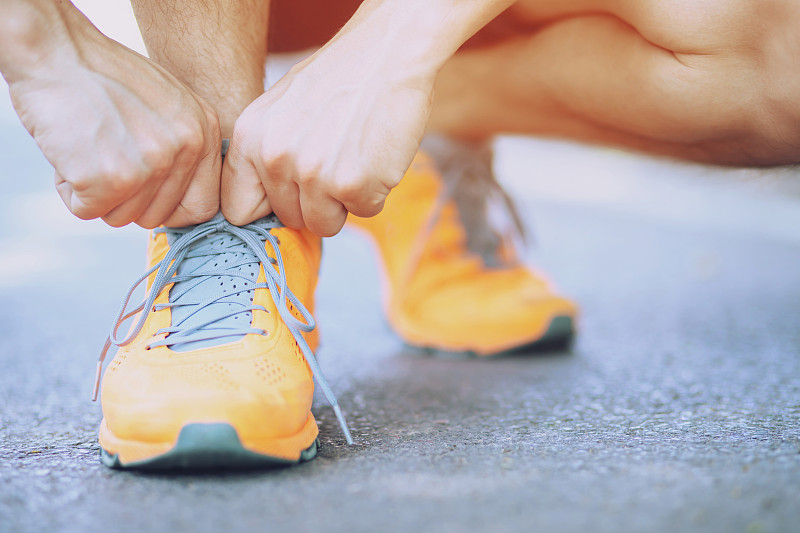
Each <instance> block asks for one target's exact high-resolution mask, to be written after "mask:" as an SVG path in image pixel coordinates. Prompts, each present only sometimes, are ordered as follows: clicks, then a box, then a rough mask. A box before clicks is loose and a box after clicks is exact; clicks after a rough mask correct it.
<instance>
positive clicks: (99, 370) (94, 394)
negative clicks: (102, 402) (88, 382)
mask: <svg viewBox="0 0 800 533" xmlns="http://www.w3.org/2000/svg"><path fill="white" fill-rule="evenodd" d="M102 372H103V363H102V362H101V361H98V362H97V373H96V374H95V377H94V391H93V392H92V401H93V402H96V401H97V393H98V392H100V375H101V374H102Z"/></svg>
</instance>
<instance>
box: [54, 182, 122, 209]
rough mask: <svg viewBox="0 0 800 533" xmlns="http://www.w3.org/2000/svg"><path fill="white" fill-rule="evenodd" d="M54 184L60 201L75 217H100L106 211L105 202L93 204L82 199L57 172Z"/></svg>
mask: <svg viewBox="0 0 800 533" xmlns="http://www.w3.org/2000/svg"><path fill="white" fill-rule="evenodd" d="M55 184H56V191H57V192H58V195H59V196H60V197H61V201H62V202H64V205H65V206H67V209H69V210H70V212H71V213H72V214H73V215H75V216H76V217H78V218H80V219H83V220H91V219H93V218H98V217H102V216H104V215H105V214H106V213H107V212H108V209H105V208H104V206H105V205H106V204H105V203H103V204H101V205H100V206H97V205H94V206H93V205H91V204H90V203H88V202H86V201H84V200H83V199H82V198H81V197H80V196H79V195H78V193H77V192H75V189H74V188H73V187H72V184H71V183H70V182H68V181H67V180H65V179H64V177H63V176H61V174H59V173H58V172H56V174H55ZM112 207H113V206H112Z"/></svg>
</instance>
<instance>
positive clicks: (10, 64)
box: [0, 0, 91, 83]
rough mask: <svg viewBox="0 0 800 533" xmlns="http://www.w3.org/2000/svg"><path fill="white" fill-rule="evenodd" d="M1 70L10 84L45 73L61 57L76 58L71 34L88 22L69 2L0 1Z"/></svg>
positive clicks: (81, 30)
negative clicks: (1, 13) (0, 11)
mask: <svg viewBox="0 0 800 533" xmlns="http://www.w3.org/2000/svg"><path fill="white" fill-rule="evenodd" d="M0 8H2V12H3V16H2V17H0V72H2V73H3V77H5V79H6V81H8V82H9V83H12V82H17V81H23V80H25V79H29V78H31V77H36V76H38V75H41V74H46V73H47V70H48V69H49V68H50V66H51V65H53V64H58V63H59V62H63V60H64V59H68V60H77V57H78V55H79V52H78V51H77V50H76V47H75V39H74V38H73V37H72V33H73V32H76V33H82V32H84V31H85V29H84V28H80V26H81V25H86V26H91V24H90V23H89V22H88V21H87V20H86V19H85V18H84V17H83V16H82V15H81V14H80V13H79V12H78V11H77V9H75V7H74V6H73V5H72V4H71V3H69V2H63V3H56V2H52V1H49V0H0Z"/></svg>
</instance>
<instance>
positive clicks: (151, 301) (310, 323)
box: [92, 215, 353, 444]
mask: <svg viewBox="0 0 800 533" xmlns="http://www.w3.org/2000/svg"><path fill="white" fill-rule="evenodd" d="M281 227H283V224H281V223H280V221H278V219H277V218H275V217H274V216H271V217H267V218H264V219H261V220H259V221H256V222H254V223H251V224H248V225H246V226H241V227H239V226H234V225H233V224H231V223H230V222H228V221H227V220H225V218H224V217H222V216H219V215H218V216H217V217H215V218H214V219H212V220H210V221H208V222H204V223H202V224H198V225H196V226H189V227H186V228H159V229H157V230H155V232H156V233H167V232H171V233H173V234H175V235H176V236H179V237H178V238H177V239H176V240H175V242H174V243H173V244H172V246H170V249H169V251H168V252H167V254H166V255H165V256H164V259H162V260H161V261H159V262H158V263H157V264H155V265H154V266H153V267H152V268H150V269H149V270H148V271H147V272H145V273H144V274H143V275H142V276H141V277H140V278H139V279H138V280H136V282H134V284H133V285H132V286H131V287H130V289H129V290H128V292H127V294H126V295H125V297H124V298H123V301H122V305H121V307H120V310H119V312H118V313H117V316H116V318H115V320H114V324H113V326H112V327H111V332H110V333H109V336H108V338H107V339H106V342H105V344H104V346H103V349H102V351H101V352H100V357H99V359H98V362H97V372H96V376H95V384H94V392H93V396H92V397H93V400H97V394H98V391H99V388H100V380H101V377H102V370H103V362H104V361H105V359H106V355H107V354H108V351H109V349H110V348H111V346H112V345H114V346H118V347H122V346H126V345H128V344H130V343H131V342H133V340H134V339H135V338H136V337H137V336H138V335H139V333H141V331H142V329H143V327H144V324H145V322H146V320H147V317H148V316H149V314H150V313H151V312H153V311H158V310H160V309H165V308H167V307H172V306H174V305H175V304H172V303H170V304H161V305H159V306H156V305H155V300H156V299H157V298H158V295H159V294H161V292H162V291H163V290H164V289H165V288H167V287H168V286H169V285H172V284H174V283H177V282H179V281H187V280H188V279H190V278H203V279H208V278H209V277H212V276H216V275H220V274H223V275H226V276H230V275H231V274H230V272H229V271H224V272H222V271H215V270H205V271H202V272H196V273H193V274H191V275H189V276H179V275H176V273H177V271H178V267H179V265H180V264H181V262H182V261H183V260H184V259H185V258H186V257H187V255H188V254H189V253H190V251H191V249H192V245H194V244H195V243H197V242H199V241H201V240H203V239H205V238H206V237H209V236H211V235H215V234H228V235H231V236H234V237H236V238H237V239H238V240H239V241H241V242H242V243H244V244H245V245H246V247H247V251H248V252H249V253H252V254H253V255H255V257H256V258H257V259H258V261H259V262H260V263H261V264H262V265H263V266H264V274H265V277H266V283H258V284H255V286H253V285H250V286H249V287H247V288H246V289H243V290H250V289H254V288H255V289H267V290H269V292H270V295H271V296H272V300H273V302H274V303H275V307H276V308H277V310H278V313H279V314H280V316H281V318H282V319H283V321H284V323H285V324H286V326H287V327H288V328H289V331H290V332H291V334H292V337H294V340H295V341H296V342H297V345H298V346H299V347H300V350H301V351H302V353H303V356H304V357H305V359H306V361H307V362H308V365H309V367H310V368H311V372H312V374H313V375H314V379H315V380H316V381H317V384H318V385H319V386H320V388H321V389H322V392H323V394H324V395H325V398H326V399H327V400H328V402H329V403H330V405H331V407H333V410H334V413H335V414H336V418H337V420H338V421H339V426H340V427H341V429H342V433H343V434H344V436H345V439H346V440H347V443H348V444H353V438H352V436H351V434H350V429H349V428H348V426H347V422H346V420H345V418H344V415H343V413H342V410H341V408H340V407H339V402H338V400H337V399H336V395H335V394H334V393H333V390H332V389H331V387H330V385H329V384H328V380H327V379H325V375H324V374H323V372H322V369H321V367H320V366H319V362H318V361H317V358H316V357H315V356H314V353H313V351H312V350H311V348H310V347H309V346H308V343H307V342H306V340H305V338H304V337H303V335H302V333H301V332H309V331H312V330H313V329H314V328H315V327H316V323H315V322H314V318H313V316H312V315H311V313H310V312H309V311H308V309H306V307H305V306H304V305H303V304H302V302H300V300H299V299H298V298H297V297H296V296H295V295H294V293H292V291H291V290H290V289H289V287H288V285H287V281H286V270H285V267H284V264H283V257H282V255H281V250H280V247H279V244H280V242H279V241H278V239H277V238H276V237H275V236H274V235H272V233H270V230H272V229H276V228H281ZM267 242H268V243H269V244H270V246H271V247H272V249H273V251H274V252H275V258H271V257H269V256H268V255H267V252H266V249H265V246H264V245H265V243H267ZM268 265H271V267H270V266H268ZM153 273H155V277H154V279H153V283H152V286H151V288H150V291H149V292H148V293H147V295H146V296H145V299H144V301H143V302H142V303H141V304H140V305H138V306H137V307H136V308H135V309H133V310H131V311H128V306H129V305H130V301H131V298H132V296H133V293H134V292H135V291H136V289H137V288H138V287H139V286H140V285H141V284H142V283H144V282H145V281H146V280H147V279H148V277H149V276H150V275H152V274H153ZM220 298H221V297H216V298H212V299H208V300H204V301H201V302H187V303H183V304H179V305H193V306H197V309H198V310H199V309H201V308H202V307H205V306H208V305H211V304H213V303H215V302H216V301H218V300H219V299H220ZM289 303H291V304H292V305H293V306H294V308H295V309H297V310H298V312H299V313H300V316H301V317H302V320H298V319H297V318H296V317H295V316H294V315H293V314H292V312H291V311H290V310H289V305H288V304H289ZM255 310H261V311H266V309H265V308H264V307H262V306H256V305H253V306H250V307H244V308H242V309H237V310H236V311H234V312H229V311H228V312H224V311H223V312H221V313H220V314H219V316H217V317H215V318H214V319H211V320H207V321H206V322H204V323H202V324H199V325H193V326H191V327H181V326H180V325H176V324H173V325H172V327H170V328H162V329H161V330H159V331H158V332H157V335H161V334H165V335H166V337H164V338H162V339H160V340H156V341H154V342H151V343H150V345H149V347H156V346H169V345H174V344H179V343H186V342H193V341H198V340H208V339H215V338H219V337H225V336H238V335H243V334H266V332H264V331H262V330H257V329H254V328H241V329H233V330H230V329H229V330H224V331H223V332H220V331H212V332H208V331H206V330H207V327H208V326H210V325H213V323H215V322H217V321H219V320H223V319H225V318H227V317H229V316H231V315H232V314H236V313H242V312H246V311H255ZM137 313H140V314H139V318H138V320H137V321H136V323H135V324H134V326H133V327H132V328H131V330H130V333H129V334H128V335H127V336H126V337H124V338H122V339H120V338H119V329H120V327H121V326H122V324H123V323H124V322H125V321H126V320H128V319H129V318H130V317H132V316H134V315H136V314H137Z"/></svg>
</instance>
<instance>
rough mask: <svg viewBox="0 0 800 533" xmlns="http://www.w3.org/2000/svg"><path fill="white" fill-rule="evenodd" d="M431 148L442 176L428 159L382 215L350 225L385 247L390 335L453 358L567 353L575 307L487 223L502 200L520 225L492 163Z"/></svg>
mask: <svg viewBox="0 0 800 533" xmlns="http://www.w3.org/2000/svg"><path fill="white" fill-rule="evenodd" d="M423 148H425V149H428V150H431V151H432V153H435V154H437V157H436V160H437V161H436V162H437V163H439V168H442V169H443V171H444V172H443V173H440V172H439V171H438V169H437V168H436V163H435V162H434V160H433V159H432V158H431V157H430V156H428V155H426V154H425V153H424V152H420V153H419V154H417V157H416V158H415V159H414V162H413V163H412V165H411V168H410V169H409V170H408V172H407V173H406V175H405V176H404V177H403V180H402V181H401V183H400V185H399V186H397V187H396V188H395V189H393V190H392V192H391V194H390V195H389V197H388V198H387V199H386V205H385V207H384V209H383V211H382V212H381V213H380V214H379V215H377V216H375V217H372V218H358V217H354V216H352V215H351V216H350V217H349V218H348V224H349V225H350V226H351V227H356V228H359V229H361V230H365V231H366V232H367V233H368V234H369V236H371V237H372V239H373V240H374V242H375V243H376V244H377V248H378V251H379V254H380V256H381V258H382V260H383V266H384V267H385V268H384V272H385V274H386V275H385V276H384V280H385V283H384V305H385V308H386V313H387V315H388V320H389V322H390V324H391V325H392V327H393V328H394V329H395V331H396V332H397V333H398V334H399V335H400V336H401V337H402V338H403V339H404V340H405V341H406V342H407V343H408V344H410V345H413V346H418V347H421V348H427V349H433V350H442V351H447V352H466V353H473V354H476V355H493V354H498V353H504V352H507V351H511V350H517V349H520V348H523V347H531V346H535V345H540V346H541V345H548V346H550V345H554V346H559V345H560V346H565V345H566V344H567V343H568V342H569V341H570V339H571V338H572V336H573V332H574V321H575V317H576V314H577V308H576V306H575V304H573V303H572V302H571V301H570V300H568V299H566V298H563V297H561V296H558V295H557V294H556V293H555V292H554V290H553V288H552V286H551V285H550V284H549V283H548V282H547V281H546V280H545V279H544V278H543V277H542V276H541V275H539V274H536V273H534V272H533V271H532V270H531V269H529V268H527V267H525V266H523V265H522V264H521V263H520V261H519V260H518V254H517V253H516V252H515V251H514V250H515V248H514V246H513V245H512V242H513V238H512V232H509V231H505V232H497V231H494V230H492V229H491V228H490V225H489V223H488V219H489V218H490V215H491V214H492V213H491V209H490V207H491V206H492V202H491V201H490V200H491V199H492V198H494V199H495V200H499V203H500V204H505V205H504V206H503V207H505V208H507V209H506V212H510V213H511V214H512V217H511V221H512V222H513V223H514V224H513V226H516V227H517V228H519V230H520V232H521V227H522V226H521V224H520V223H519V217H517V216H516V211H515V210H514V209H513V204H511V202H510V199H509V198H508V196H507V195H506V194H505V193H504V192H503V191H502V189H501V188H500V186H499V185H498V184H497V182H496V181H495V180H494V177H493V175H492V171H491V159H490V158H488V159H487V158H485V157H483V158H481V157H479V153H477V152H475V151H472V150H471V149H466V148H465V147H464V146H463V145H459V144H457V143H454V142H453V141H450V140H448V139H445V138H441V137H428V138H426V141H425V142H424V143H423ZM488 153H489V154H490V152H488ZM443 176H444V177H443Z"/></svg>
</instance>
